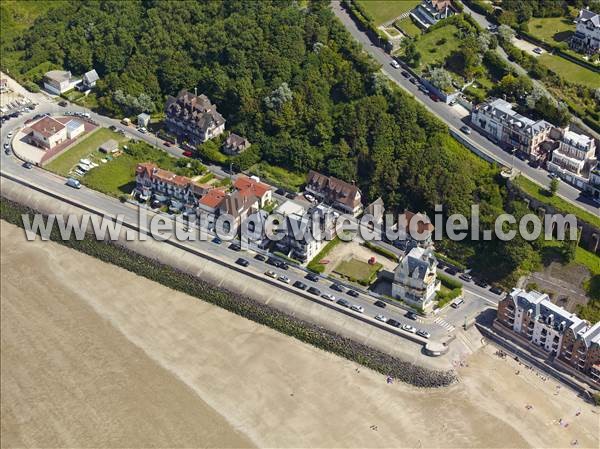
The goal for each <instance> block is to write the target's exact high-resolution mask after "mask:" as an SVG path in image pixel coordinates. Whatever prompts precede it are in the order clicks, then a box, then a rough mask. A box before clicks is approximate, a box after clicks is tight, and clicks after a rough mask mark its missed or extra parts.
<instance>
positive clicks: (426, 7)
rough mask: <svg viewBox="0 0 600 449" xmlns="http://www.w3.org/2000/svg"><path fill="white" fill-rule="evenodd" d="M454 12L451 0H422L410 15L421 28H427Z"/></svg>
mask: <svg viewBox="0 0 600 449" xmlns="http://www.w3.org/2000/svg"><path fill="white" fill-rule="evenodd" d="M456 12H457V10H456V8H455V7H454V5H453V4H452V0H423V1H422V2H421V4H420V5H419V6H417V7H416V8H415V9H413V10H412V11H411V13H410V15H411V16H412V18H413V19H414V20H415V21H416V22H417V23H418V24H419V25H420V26H421V27H422V28H429V27H430V26H431V25H435V24H436V23H438V22H439V21H440V20H442V19H446V18H448V17H450V16H452V15H454V14H456Z"/></svg>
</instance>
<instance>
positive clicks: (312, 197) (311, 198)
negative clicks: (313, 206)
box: [304, 193, 315, 203]
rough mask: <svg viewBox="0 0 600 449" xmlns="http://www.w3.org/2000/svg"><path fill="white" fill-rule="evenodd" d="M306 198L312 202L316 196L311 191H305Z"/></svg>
mask: <svg viewBox="0 0 600 449" xmlns="http://www.w3.org/2000/svg"><path fill="white" fill-rule="evenodd" d="M304 198H306V199H307V200H308V201H310V202H311V203H312V202H313V201H314V200H315V197H314V196H312V195H311V194H310V193H305V194H304Z"/></svg>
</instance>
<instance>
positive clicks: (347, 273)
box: [333, 259, 383, 285]
mask: <svg viewBox="0 0 600 449" xmlns="http://www.w3.org/2000/svg"><path fill="white" fill-rule="evenodd" d="M381 268H383V265H381V264H380V263H378V262H377V263H374V264H373V265H370V264H368V263H367V262H363V261H361V260H358V259H350V260H344V261H342V262H340V263H339V264H338V266H337V267H335V269H334V270H333V272H334V273H337V274H339V275H341V276H344V277H346V278H348V279H349V280H350V281H355V282H358V283H360V284H363V285H368V284H370V283H371V281H372V280H374V278H375V275H376V274H377V272H378V271H379V270H381Z"/></svg>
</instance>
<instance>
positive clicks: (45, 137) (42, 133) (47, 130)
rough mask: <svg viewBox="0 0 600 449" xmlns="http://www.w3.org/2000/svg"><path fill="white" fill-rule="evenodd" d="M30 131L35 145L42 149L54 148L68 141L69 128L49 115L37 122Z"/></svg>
mask: <svg viewBox="0 0 600 449" xmlns="http://www.w3.org/2000/svg"><path fill="white" fill-rule="evenodd" d="M30 129H31V131H32V133H31V139H32V141H33V143H34V144H37V145H38V146H40V147H42V148H46V149H51V148H54V147H55V146H56V145H58V144H59V143H62V142H64V141H65V140H67V139H68V137H67V127H66V126H65V125H63V124H62V123H61V122H59V121H58V120H56V119H55V118H52V117H50V116H49V115H47V116H45V117H43V118H41V119H40V120H38V121H37V122H35V123H34V124H33V125H31V126H30Z"/></svg>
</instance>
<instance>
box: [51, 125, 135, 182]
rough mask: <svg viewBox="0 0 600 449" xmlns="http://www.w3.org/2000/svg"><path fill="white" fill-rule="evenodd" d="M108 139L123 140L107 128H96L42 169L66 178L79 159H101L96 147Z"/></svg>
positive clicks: (121, 136)
mask: <svg viewBox="0 0 600 449" xmlns="http://www.w3.org/2000/svg"><path fill="white" fill-rule="evenodd" d="M108 139H115V140H116V141H118V142H123V141H124V140H125V138H124V137H123V135H122V134H119V133H115V132H113V131H111V130H110V129H108V128H98V129H96V130H95V131H93V132H92V134H90V135H88V136H87V137H84V139H83V140H82V141H81V142H79V143H77V144H76V145H75V146H73V147H71V148H70V149H68V150H66V151H65V152H64V153H62V154H61V155H59V156H58V157H57V158H56V159H54V160H53V161H52V162H50V163H49V164H48V165H46V166H45V167H44V168H46V169H47V170H50V171H52V172H54V173H58V174H59V175H61V176H67V175H68V174H69V172H70V171H71V169H72V168H73V167H75V165H77V163H78V162H79V159H83V158H87V157H88V156H90V155H91V156H92V157H94V156H95V158H96V159H97V158H100V157H103V155H102V153H100V152H99V151H98V147H99V146H100V145H102V144H103V143H104V142H106V141H107V140H108Z"/></svg>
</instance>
